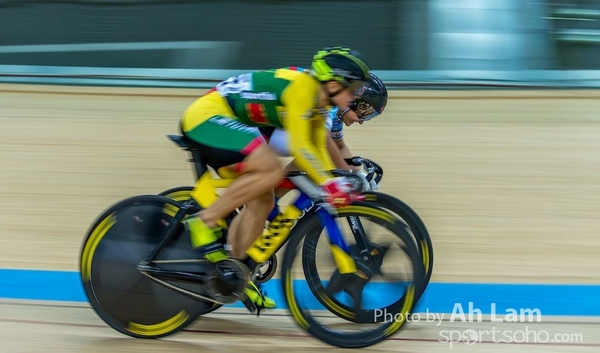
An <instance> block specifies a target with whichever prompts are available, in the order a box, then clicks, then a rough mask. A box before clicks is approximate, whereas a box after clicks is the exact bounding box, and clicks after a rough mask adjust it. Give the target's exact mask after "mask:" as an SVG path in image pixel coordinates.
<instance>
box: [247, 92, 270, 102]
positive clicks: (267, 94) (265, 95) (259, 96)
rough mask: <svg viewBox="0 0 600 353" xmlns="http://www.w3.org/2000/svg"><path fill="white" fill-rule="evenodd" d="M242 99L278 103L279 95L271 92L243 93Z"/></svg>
mask: <svg viewBox="0 0 600 353" xmlns="http://www.w3.org/2000/svg"><path fill="white" fill-rule="evenodd" d="M240 97H242V98H244V99H259V100H263V101H276V100H277V95H275V93H271V92H242V93H240Z"/></svg>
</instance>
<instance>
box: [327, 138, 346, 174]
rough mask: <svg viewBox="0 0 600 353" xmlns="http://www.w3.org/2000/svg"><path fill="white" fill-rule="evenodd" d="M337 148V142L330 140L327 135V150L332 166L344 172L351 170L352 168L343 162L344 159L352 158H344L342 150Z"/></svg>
mask: <svg viewBox="0 0 600 353" xmlns="http://www.w3.org/2000/svg"><path fill="white" fill-rule="evenodd" d="M338 146H339V145H338V140H334V139H333V138H331V135H328V136H327V149H328V150H329V154H330V155H331V159H332V160H333V164H335V166H336V167H337V168H339V169H344V170H350V169H352V167H351V166H349V165H348V163H346V161H345V160H344V158H352V156H350V157H344V154H343V153H342V150H340V148H339V147H338Z"/></svg>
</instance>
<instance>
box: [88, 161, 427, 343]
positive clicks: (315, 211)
mask: <svg viewBox="0 0 600 353" xmlns="http://www.w3.org/2000/svg"><path fill="white" fill-rule="evenodd" d="M232 181H233V179H229V180H227V179H214V178H212V177H211V175H210V173H204V174H203V175H202V177H201V178H200V179H199V185H201V183H204V184H202V185H203V187H201V188H198V190H203V191H206V189H205V188H211V187H225V188H226V187H227V185H228V184H229V183H231V182H232ZM286 182H287V184H286V185H287V186H288V187H290V188H293V189H295V190H298V191H299V196H298V198H297V199H296V200H295V202H294V203H292V204H290V205H288V206H287V207H286V208H285V209H284V210H283V211H282V212H281V213H280V214H279V215H278V216H277V217H276V218H275V219H274V220H273V221H272V222H271V223H270V224H269V227H268V228H267V230H266V232H265V233H264V234H263V235H262V236H261V237H260V238H259V239H258V240H257V242H256V243H255V244H254V245H253V246H252V248H251V249H250V250H249V251H248V255H249V256H250V257H251V258H252V259H253V260H254V261H255V262H256V263H257V264H258V263H263V262H265V261H266V260H268V259H269V258H270V257H271V256H272V255H273V254H274V253H275V252H277V250H279V248H280V247H281V246H282V245H283V244H284V242H285V241H287V245H286V248H285V252H284V255H283V261H282V267H281V269H282V279H281V283H282V287H283V288H282V292H283V293H284V295H285V299H286V302H287V305H288V308H289V310H290V312H291V314H292V317H293V318H294V320H295V322H296V323H297V324H298V326H299V327H300V328H302V329H303V330H305V331H306V332H308V333H310V334H311V335H313V336H314V337H315V338H317V339H319V340H321V341H323V342H326V343H328V344H331V345H335V346H339V347H345V348H359V347H366V346H370V345H373V344H376V343H378V342H381V341H383V340H385V339H386V338H387V337H389V336H391V335H393V334H395V333H396V332H398V331H399V330H400V329H401V328H402V327H403V325H404V324H405V322H406V319H405V317H404V319H403V320H393V321H389V322H381V325H379V326H377V327H375V328H371V329H366V330H362V331H359V332H344V331H341V330H340V329H339V328H336V327H334V328H329V327H327V326H326V323H324V322H319V316H318V315H315V314H313V313H312V311H311V308H310V307H308V306H304V304H303V303H305V301H304V296H306V293H304V294H302V295H300V294H299V293H298V292H296V289H297V288H299V287H300V286H301V282H302V281H297V280H294V279H293V274H294V273H295V272H294V271H293V263H294V260H295V259H296V258H297V255H298V254H301V256H300V259H301V262H302V266H301V267H302V268H301V271H300V273H302V272H303V273H304V274H305V276H306V275H307V273H309V270H310V267H311V266H310V265H311V261H314V258H311V257H310V251H307V250H311V249H309V248H310V246H307V244H312V243H311V237H314V236H315V234H318V235H320V232H319V233H317V232H315V230H320V229H325V230H326V234H327V238H328V240H329V244H330V251H331V255H332V257H333V259H334V262H335V266H334V269H333V272H332V275H331V279H330V280H329V281H328V282H329V283H326V282H324V281H322V282H320V283H321V288H318V289H319V291H317V294H316V295H315V298H317V299H318V300H319V301H321V302H325V303H326V305H325V307H326V308H327V309H328V310H331V308H333V309H335V310H337V311H338V312H336V313H335V314H336V315H340V314H341V315H345V316H347V317H349V318H352V316H354V315H356V313H357V312H360V310H362V309H361V305H362V301H361V298H360V294H361V290H362V289H364V288H365V286H366V285H367V284H368V283H369V282H370V281H371V280H373V279H374V278H375V277H376V276H377V273H378V268H377V266H379V265H380V263H381V262H382V260H383V255H384V254H383V253H382V252H381V251H378V250H379V247H378V245H377V244H374V243H371V242H369V241H368V238H366V236H364V235H365V234H361V236H358V237H356V238H355V240H356V244H348V243H347V242H346V240H345V239H344V237H343V236H342V234H341V232H340V228H339V227H338V224H337V223H336V219H337V218H341V217H361V218H364V219H365V220H366V221H370V222H372V223H373V224H378V225H380V226H382V228H383V229H384V230H388V231H390V232H391V233H392V234H393V235H394V236H395V237H396V238H397V239H398V240H399V241H400V242H402V247H401V250H402V251H403V252H404V254H405V255H406V258H407V259H408V262H409V265H408V266H409V267H410V270H411V272H412V279H410V280H409V279H406V280H405V287H404V288H405V289H406V290H405V292H403V293H399V294H401V297H400V298H399V299H398V300H396V301H394V302H392V303H391V304H389V305H388V306H386V310H387V312H388V313H391V314H401V313H409V312H410V310H412V308H413V307H414V305H415V304H416V300H415V298H416V297H415V293H418V292H420V291H422V290H423V286H424V281H423V279H424V277H425V273H424V272H425V271H424V266H423V263H422V261H421V258H420V255H419V251H418V249H417V246H416V245H415V244H414V240H413V239H412V238H411V235H410V234H409V232H408V230H407V227H406V226H405V225H404V224H403V223H402V222H400V220H398V219H397V218H396V217H394V216H393V215H392V214H390V213H389V212H387V211H385V210H384V209H383V208H382V207H379V206H378V205H377V203H376V202H373V201H359V202H354V203H353V204H351V205H350V206H348V207H344V208H340V209H337V210H332V209H331V208H330V207H328V205H327V204H324V203H322V201H321V200H320V199H319V198H318V197H316V196H317V195H316V194H315V192H316V191H317V190H318V186H316V185H315V184H314V183H312V182H311V181H310V179H309V178H308V176H307V175H306V173H303V172H297V173H290V174H289V175H288V176H287V178H286ZM199 196H200V197H199V200H200V202H199V203H200V205H198V204H195V202H194V201H193V199H190V200H188V201H186V202H183V203H180V202H177V201H175V200H172V199H170V198H168V197H164V196H160V195H141V196H134V197H131V198H128V199H125V200H122V201H120V202H117V203H116V204H114V205H112V206H111V207H109V208H108V209H107V210H105V212H103V213H102V215H101V216H100V217H99V218H98V219H97V221H96V222H95V223H94V225H93V226H92V227H91V228H90V229H89V231H88V234H87V236H86V237H85V240H84V243H83V246H82V249H81V254H80V272H81V280H82V283H83V287H84V291H85V294H86V296H87V298H88V300H89V302H90V304H91V306H92V308H93V309H94V310H95V312H96V313H97V314H98V315H99V317H100V318H101V319H102V320H104V322H106V323H107V324H108V325H109V326H111V327H112V328H113V329H115V330H117V331H119V332H121V333H123V334H125V335H128V336H131V337H137V338H160V337H165V336H168V335H171V334H173V333H175V332H177V331H180V330H181V329H183V328H185V327H186V326H187V325H189V324H191V323H192V322H193V321H194V320H195V319H196V318H197V317H198V316H199V315H200V314H201V313H202V312H205V311H206V310H207V309H208V308H209V307H211V306H213V305H214V304H215V303H216V304H221V305H223V304H228V303H232V302H235V301H237V300H242V299H243V296H244V295H245V294H244V288H245V285H246V283H247V281H248V280H250V275H251V274H250V271H249V269H248V267H246V266H245V265H243V264H241V263H239V262H238V261H237V260H235V259H228V260H224V261H221V262H219V263H217V264H212V263H210V262H208V261H206V260H203V259H200V258H198V256H197V254H195V253H193V252H192V251H191V244H190V239H189V233H188V231H187V230H186V229H185V227H184V226H183V223H182V221H183V220H184V219H185V217H187V216H189V215H190V214H192V213H195V210H196V209H197V207H198V206H200V207H201V206H202V203H203V202H209V203H210V199H211V198H213V200H214V197H216V196H215V195H214V193H211V192H202V195H199ZM303 213H305V214H304V217H302V218H301V219H300V220H298V218H300V217H298V216H300V215H302V214H303ZM363 236H364V237H363ZM362 249H367V253H368V254H369V255H370V257H369V260H370V261H366V260H364V257H360V256H356V254H357V253H358V254H361V253H362V252H361V251H360V250H362ZM307 253H308V254H309V255H306V254H307ZM312 255H314V252H313V253H312ZM357 270H359V271H360V273H361V274H362V275H363V276H357V275H356V273H358V271H357ZM297 272H298V271H296V273H297ZM307 277H308V276H307ZM299 283H300V284H299ZM305 283H307V281H305ZM332 283H334V284H335V286H334V287H336V286H337V287H338V288H337V289H341V290H344V291H346V292H348V293H358V295H359V297H358V298H354V299H355V301H354V302H353V303H352V302H350V303H349V304H348V303H347V304H345V305H346V307H337V308H336V307H335V306H336V303H334V302H331V298H332V297H333V296H332V294H333V293H331V292H329V293H328V289H329V290H331V287H332V286H331V284H332ZM311 289H314V288H311ZM319 293H321V295H319ZM313 294H315V292H314V291H313ZM356 299H358V300H356ZM348 309H350V310H348Z"/></svg>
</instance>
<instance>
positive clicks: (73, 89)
mask: <svg viewBox="0 0 600 353" xmlns="http://www.w3.org/2000/svg"><path fill="white" fill-rule="evenodd" d="M330 45H344V46H349V47H352V48H354V49H357V50H359V51H361V52H362V53H363V54H364V55H365V56H366V57H367V58H368V61H369V63H370V65H371V67H372V69H373V70H374V72H375V73H376V74H377V75H378V76H379V77H380V78H381V79H382V80H383V81H384V82H385V83H386V85H387V86H388V88H389V90H390V100H389V104H388V107H387V109H386V110H385V112H384V114H383V115H382V117H380V118H378V119H376V120H373V121H372V122H369V123H367V124H364V125H362V126H360V127H357V126H352V127H349V128H346V130H345V131H346V132H345V138H346V140H347V142H348V144H349V146H350V148H351V150H352V151H353V152H354V153H355V154H358V155H363V156H365V157H367V158H373V159H374V160H376V161H377V162H378V163H379V164H381V165H382V166H383V167H384V168H385V171H386V173H385V177H384V178H383V183H382V189H381V191H383V192H387V193H390V194H392V195H394V196H396V197H398V198H400V199H402V200H403V201H405V202H407V203H408V204H409V205H410V206H412V207H413V208H414V209H415V210H416V211H417V213H418V214H419V215H420V216H421V217H422V218H423V220H424V222H425V224H426V225H427V226H428V228H429V231H430V233H431V237H432V240H433V244H434V250H435V258H434V259H435V266H434V270H433V277H432V283H431V284H430V287H429V288H428V291H427V292H426V295H425V296H424V299H423V301H422V303H421V306H420V307H419V308H420V309H422V310H429V311H438V312H444V313H449V312H452V310H453V307H454V304H455V303H462V304H463V307H465V308H467V307H468V303H470V302H474V303H475V306H476V307H478V308H481V309H482V311H483V314H490V304H491V303H496V304H497V305H498V306H497V307H498V309H499V310H504V309H505V308H523V307H525V308H539V309H540V310H541V313H542V315H544V319H545V317H546V316H547V315H551V316H552V315H556V316H561V317H562V318H564V317H572V316H573V315H575V316H596V317H600V304H599V302H598V300H597V299H598V297H599V296H600V272H598V265H599V264H600V262H599V261H598V258H599V257H598V253H599V252H600V242H599V241H598V236H597V235H598V234H599V233H600V220H599V219H598V217H597V215H598V212H599V211H600V207H599V206H598V205H600V188H599V186H598V185H600V176H599V175H600V139H599V138H598V136H599V135H600V125H599V124H598V121H599V119H598V118H599V117H600V91H598V90H597V88H600V1H598V0H537V1H529V0H368V1H353V0H345V1H335V0H331V1H321V0H319V1H313V0H302V1H296V0H278V1H269V0H260V1H258V0H222V1H216V0H212V1H209V0H206V1H203V0H198V1H191V0H189V1H188V0H172V1H157V0H120V1H119V0H0V298H5V299H27V300H33V299H35V300H58V301H70V302H81V303H84V302H85V301H86V299H85V298H84V296H83V293H82V290H81V287H80V284H79V278H78V277H77V271H78V256H79V251H80V246H81V242H82V241H83V238H84V236H85V234H86V231H87V229H88V227H89V225H90V224H91V223H92V222H93V220H94V219H95V217H97V216H98V215H99V214H100V212H101V211H102V210H104V209H105V208H106V207H108V206H109V205H111V204H113V203H114V202H116V201H118V200H120V199H123V198H125V197H129V196H133V195H136V194H143V193H158V192H160V191H163V190H165V189H168V188H171V187H175V186H181V185H190V184H191V183H192V182H193V180H192V173H191V167H190V165H189V164H188V163H187V162H186V158H187V156H186V155H185V153H184V152H182V151H180V150H179V149H178V148H177V147H176V146H174V145H173V144H172V143H171V142H170V141H168V140H167V139H166V138H165V135H167V134H170V133H177V132H178V130H177V121H178V119H179V117H180V116H181V113H182V112H183V110H184V109H185V108H186V107H187V105H188V104H189V103H191V102H192V101H193V100H194V99H195V98H196V97H198V96H199V95H201V94H202V93H203V92H204V91H205V90H206V88H209V87H211V86H213V85H214V84H215V83H216V82H218V81H220V80H222V79H225V78H227V77H229V76H231V75H233V74H236V73H240V72H245V71H247V70H256V69H265V68H273V67H279V66H304V67H308V66H309V65H310V60H311V58H312V55H313V54H314V53H315V51H316V50H318V49H319V48H321V47H324V46H330ZM16 269H18V270H19V271H16V272H15V271H13V270H16ZM270 283H271V282H269V283H268V284H270ZM278 290H279V287H274V288H271V289H270V291H269V293H271V294H273V293H274V292H277V291H278ZM275 294H276V293H275ZM2 308H3V309H5V308H8V307H7V306H6V307H2ZM53 310H54V309H53ZM18 312H19V313H18V314H15V315H16V316H15V317H17V316H18V317H20V315H21V313H22V312H24V311H23V310H22V309H19V310H18ZM7 313H8V314H7ZM78 313H80V312H78ZM10 315H11V314H10V312H9V311H6V310H4V311H0V332H4V330H3V326H2V323H5V325H6V326H7V327H8V326H10V328H11V329H13V331H14V332H15V335H18V334H22V335H23V339H22V342H21V343H22V344H25V342H26V341H27V342H28V344H29V343H31V342H33V341H31V342H30V341H29V339H28V338H27V336H26V334H25V333H23V332H25V331H24V330H33V329H31V328H29V329H22V330H21V329H20V328H19V327H20V326H14V327H13V324H14V322H16V321H15V320H13V318H11V316H10ZM61 315H62V316H61ZM79 315H80V314H65V313H64V312H58V314H53V315H52V318H53V320H54V319H56V318H57V317H62V318H64V320H67V319H66V318H69V320H71V318H72V320H74V321H77V320H80V318H81V317H80V316H79ZM85 315H88V316H87V318H86V319H85V320H87V321H86V322H90V321H93V320H96V321H93V322H94V323H96V324H98V321H97V318H96V317H95V316H93V314H92V313H91V311H89V312H87V314H85ZM38 319H39V317H38ZM11 320H12V321H11ZM40 320H41V319H40ZM85 320H84V321H85ZM577 320H579V319H577ZM77 322H79V321H77ZM577 322H579V321H577ZM11 323H12V324H11ZM79 323H80V322H79ZM579 323H580V322H579ZM221 324H223V323H221ZM99 325H100V327H105V326H104V325H102V324H99ZM577 325H578V324H577ZM577 325H574V326H565V325H562V324H558V325H556V326H555V329H561V330H564V332H567V331H569V330H570V332H579V331H578V330H583V329H584V328H583V327H584V326H583V325H580V326H577ZM284 326H285V325H284ZM38 327H40V326H38ZM597 327H598V326H597V325H596V326H589V327H588V329H589V333H586V335H585V337H584V342H585V344H587V345H588V346H591V349H592V350H590V352H592V351H597V348H598V345H599V344H600V334H598V331H597ZM427 329H429V326H427ZM594 330H596V331H594ZM27 332H29V331H27ZM423 332H425V331H422V332H420V331H417V332H412V331H409V332H408V333H406V335H408V339H409V340H410V339H412V338H414V341H415V342H417V343H410V344H414V345H415V346H419V347H420V346H421V345H422V346H424V347H425V348H428V349H429V351H431V349H432V348H434V344H435V343H431V342H432V341H431V340H429V341H427V340H425V339H423ZM83 335H85V334H83ZM429 335H430V336H434V337H435V333H431V332H430V334H429ZM42 336H43V335H40V337H42ZM15 337H16V336H15ZM43 337H50V335H46V336H43ZM53 337H54V336H53ZM60 337H61V336H59V337H58V338H55V340H58V341H57V342H55V343H56V344H61V345H62V344H63V343H64V342H67V341H68V342H71V343H70V344H72V345H77V349H79V350H76V351H90V352H91V350H90V349H98V348H97V347H103V346H102V345H98V346H96V345H90V344H85V343H83V344H82V345H80V339H81V334H80V335H79V336H78V335H76V333H71V334H70V336H69V337H68V338H67V339H63V338H60ZM438 338H439V337H438ZM204 339H206V337H204ZM60 340H62V341H60ZM420 340H421V341H420ZM425 341H427V342H429V343H427V342H425ZM434 341H435V339H434ZM40 342H41V341H40ZM74 342H75V343H74ZM111 342H112V341H104V343H107V344H111ZM303 342H304V341H300V342H299V343H298V344H300V345H302V344H304V343H303ZM419 342H421V343H419ZM422 342H425V343H422ZM405 343H406V342H405ZM132 344H133V345H134V346H133V348H132V350H140V346H137V344H138V343H132ZM140 344H141V343H140ZM394 344H397V343H394ZM406 344H408V343H406ZM282 346H287V343H285V342H284V343H281V342H280V343H277V344H274V345H272V347H271V348H272V349H273V350H274V351H277V349H280V348H277V347H282ZM575 346H576V345H574V346H573V347H575ZM163 347H164V346H163ZM435 347H438V346H435ZM478 347H479V346H478ZM38 348H40V349H42V348H45V345H44V344H43V343H40V345H39V347H38ZM147 348H148V346H143V349H147ZM150 348H152V347H150ZM171 348H174V347H171V346H169V347H168V349H171ZM192 348H193V349H190V351H196V350H197V347H196V346H194V347H192ZM588 348H589V347H588ZM519 349H520V351H524V350H521V347H520V348H519ZM522 349H526V348H522ZM531 349H532V350H533V349H535V348H531ZM575 349H576V348H572V350H571V351H575ZM233 350H234V351H235V349H233ZM394 350H395V351H397V348H394ZM34 351H35V350H34ZM580 351H581V352H583V351H582V350H577V352H580Z"/></svg>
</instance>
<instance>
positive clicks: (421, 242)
mask: <svg viewBox="0 0 600 353" xmlns="http://www.w3.org/2000/svg"><path fill="white" fill-rule="evenodd" d="M366 196H367V201H371V202H376V203H377V204H378V205H379V206H381V207H383V208H384V209H385V210H387V211H388V212H390V213H392V214H394V215H395V216H396V217H398V218H399V219H400V220H401V221H402V222H403V223H405V224H406V225H407V226H408V227H409V228H410V231H411V233H412V235H413V236H414V238H415V242H416V244H417V247H418V249H419V253H420V255H421V258H422V259H423V266H424V267H425V283H424V286H423V291H421V292H420V293H416V300H417V301H418V300H419V299H420V298H421V296H422V295H423V292H424V291H425V289H426V288H427V285H428V284H429V281H430V279H431V273H432V271H433V244H432V242H431V237H430V236H429V231H428V230H427V227H425V223H424V222H423V220H422V219H421V218H420V217H419V215H418V214H417V213H416V212H415V211H414V210H413V209H412V208H411V207H410V206H408V205H407V204H406V203H404V202H402V201H400V200H399V199H397V198H395V197H393V196H391V195H387V194H383V193H380V192H367V193H366Z"/></svg>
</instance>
